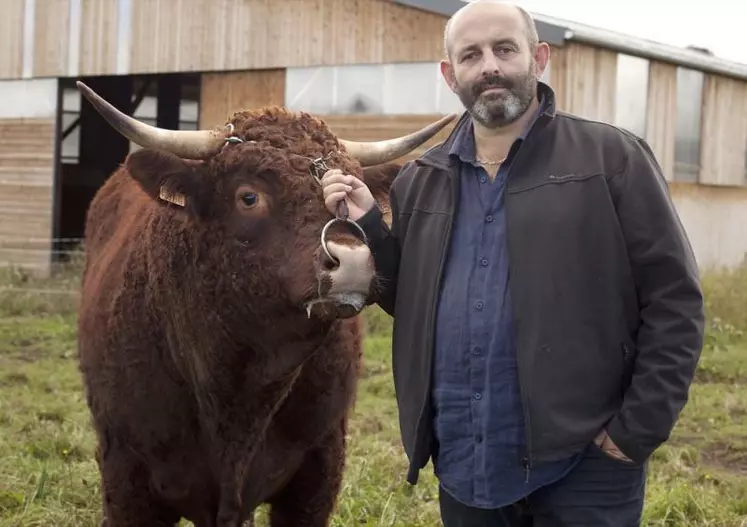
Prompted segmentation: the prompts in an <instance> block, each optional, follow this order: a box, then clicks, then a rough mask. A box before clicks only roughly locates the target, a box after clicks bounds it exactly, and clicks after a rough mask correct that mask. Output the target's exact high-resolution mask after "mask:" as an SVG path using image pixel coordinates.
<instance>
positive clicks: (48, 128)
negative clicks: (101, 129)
mask: <svg viewBox="0 0 747 527" xmlns="http://www.w3.org/2000/svg"><path fill="white" fill-rule="evenodd" d="M55 126H56V124H55V120H54V119H49V118H34V119H23V118H15V119H0V265H18V266H23V267H26V268H33V269H36V270H38V271H41V272H42V273H46V272H47V271H48V269H49V264H50V252H49V251H51V249H52V244H51V238H52V222H53V215H52V207H53V202H54V199H53V198H54V196H53V183H54V150H55V149H54V144H55Z"/></svg>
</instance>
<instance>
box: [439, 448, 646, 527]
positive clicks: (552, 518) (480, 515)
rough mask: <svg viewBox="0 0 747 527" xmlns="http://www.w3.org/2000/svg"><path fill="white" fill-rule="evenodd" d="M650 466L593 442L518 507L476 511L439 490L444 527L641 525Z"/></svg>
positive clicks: (518, 504)
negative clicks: (572, 464)
mask: <svg viewBox="0 0 747 527" xmlns="http://www.w3.org/2000/svg"><path fill="white" fill-rule="evenodd" d="M645 487H646V464H643V465H637V464H636V465H634V464H629V463H625V462H623V461H619V460H616V459H613V458H612V457H610V456H608V455H607V454H605V453H604V452H603V451H602V450H601V449H600V448H599V447H597V446H596V445H594V444H592V445H591V446H589V448H588V449H587V450H586V452H585V453H584V457H583V458H582V459H581V461H579V463H578V464H577V465H576V466H575V467H574V468H573V470H571V472H569V473H568V475H566V476H565V478H563V479H561V480H560V481H557V482H555V483H553V484H551V485H548V486H547V487H543V488H541V489H538V490H537V491H535V492H534V493H532V494H530V495H529V496H527V497H526V498H525V499H523V500H521V501H520V502H518V503H514V504H512V505H509V506H507V507H502V508H500V509H477V508H472V507H467V506H466V505H463V504H462V503H460V502H458V501H456V500H455V499H454V498H453V497H452V496H451V495H450V494H448V493H447V492H446V491H444V490H443V489H440V491H439V502H440V507H441V519H442V521H443V524H444V527H571V526H572V527H586V526H594V527H613V526H614V527H639V526H640V523H641V514H642V512H643V499H644V494H645Z"/></svg>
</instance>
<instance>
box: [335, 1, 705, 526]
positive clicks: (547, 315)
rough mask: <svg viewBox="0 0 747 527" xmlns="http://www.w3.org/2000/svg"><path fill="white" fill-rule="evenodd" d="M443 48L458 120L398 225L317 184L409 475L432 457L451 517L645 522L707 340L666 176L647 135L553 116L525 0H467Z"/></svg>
mask: <svg viewBox="0 0 747 527" xmlns="http://www.w3.org/2000/svg"><path fill="white" fill-rule="evenodd" d="M444 42H445V47H446V54H447V57H446V59H444V60H443V62H442V63H441V71H442V73H443V77H444V79H445V81H446V82H447V83H448V85H449V87H450V88H451V89H452V90H453V91H454V93H456V94H457V95H458V96H459V98H460V99H461V101H462V103H463V104H464V106H465V108H466V110H467V111H466V112H465V114H464V115H463V116H462V118H461V119H460V120H459V122H458V123H457V124H456V127H455V129H454V131H453V132H452V133H451V135H450V136H449V137H448V138H447V139H446V140H445V142H444V143H443V144H441V145H438V146H436V147H434V148H432V149H431V150H429V151H428V152H426V153H425V154H424V155H423V156H422V157H421V158H420V159H418V160H416V161H413V162H409V163H406V164H405V165H404V166H403V168H402V169H401V171H400V173H399V175H398V176H397V178H396V180H395V182H394V184H393V186H392V188H391V191H390V199H391V208H392V225H391V228H389V227H388V226H387V224H386V223H385V222H384V221H383V220H382V213H381V211H380V210H379V207H378V206H377V204H376V203H375V201H374V198H373V196H372V195H371V192H370V191H369V190H368V189H367V188H366V186H365V185H364V184H363V183H362V182H361V181H360V180H358V179H357V178H355V177H353V176H350V175H344V174H342V173H340V172H339V171H338V170H332V171H330V172H328V173H327V174H326V175H325V176H324V178H323V180H322V183H323V186H324V196H325V201H326V204H327V206H328V207H329V210H330V212H332V213H334V211H335V207H336V205H337V203H338V202H339V200H341V199H345V200H346V201H347V203H348V208H349V211H350V217H351V218H352V219H354V220H356V221H358V222H359V224H360V225H361V226H362V227H363V228H364V229H365V231H366V233H367V234H368V237H369V243H370V247H371V249H372V252H373V254H374V257H375V261H376V266H377V269H378V272H379V274H380V276H381V288H380V290H379V291H378V292H377V296H376V297H375V300H376V302H377V303H378V304H379V305H380V306H381V307H382V308H383V309H384V310H385V311H386V312H387V313H389V314H390V315H392V316H393V317H394V320H395V324H394V335H393V361H394V375H395V385H396V388H397V391H396V393H397V401H398V404H399V411H400V426H401V433H402V440H403V443H404V447H405V451H406V453H407V455H408V457H409V460H410V473H409V474H408V481H409V482H410V483H412V484H415V483H416V481H417V475H418V471H419V470H420V469H421V468H422V467H424V466H425V464H426V463H427V462H428V460H429V459H432V460H433V465H434V469H435V473H436V475H437V476H438V479H439V482H440V504H441V516H442V518H443V522H444V525H445V526H446V527H468V526H469V527H478V526H504V525H505V526H514V525H533V526H534V527H547V526H581V525H584V526H595V527H604V526H610V527H612V526H615V527H627V526H635V525H639V523H640V519H641V512H642V508H643V498H644V489H645V481H646V462H647V459H648V458H649V457H650V455H651V454H652V452H653V451H654V450H655V449H656V448H657V447H659V445H661V443H663V442H664V441H665V440H667V439H668V437H669V434H670V432H671V430H672V428H673V426H674V424H675V422H676V420H677V419H678V416H679V413H680V412H681V410H682V408H683V406H684V405H685V402H686V400H687V397H688V391H689V387H690V383H691V381H692V378H693V375H694V371H695V368H696V365H697V361H698V359H699V356H700V351H701V347H702V342H703V325H704V323H703V319H704V315H703V298H702V294H701V288H700V284H699V281H698V270H697V267H696V262H695V258H694V256H693V253H692V250H691V248H690V245H689V241H688V239H687V237H686V235H685V232H684V230H683V228H682V225H681V224H680V220H679V218H678V216H677V213H676V211H675V208H674V206H673V205H672V202H671V200H670V197H669V195H668V192H667V184H666V182H665V180H664V178H663V177H662V174H661V170H660V168H659V165H658V164H657V162H656V160H655V158H654V155H653V154H652V152H651V150H650V148H649V146H648V145H647V144H646V142H645V141H644V140H643V139H641V138H639V137H636V136H635V135H633V134H631V133H630V132H628V131H625V130H621V129H619V128H616V127H613V126H611V125H609V124H605V123H601V122H597V121H592V120H588V119H583V118H580V117H576V116H572V115H568V114H566V113H563V112H560V111H558V110H557V108H556V102H555V94H554V93H553V90H552V89H551V88H550V87H549V86H548V85H546V84H544V83H542V82H539V78H540V77H541V75H542V74H543V72H544V71H545V68H546V67H547V63H548V60H549V55H550V51H549V47H548V46H547V44H545V43H542V42H539V40H538V38H537V31H536V28H535V26H534V23H533V21H532V19H531V17H530V16H528V15H527V14H526V13H525V12H524V11H522V10H521V9H519V8H518V7H516V6H513V5H509V4H505V3H499V2H495V1H488V0H481V1H478V2H473V3H471V4H467V5H466V6H465V7H464V8H462V9H461V10H460V11H459V12H458V13H457V14H455V15H454V16H453V17H452V18H451V20H449V22H448V24H447V27H446V31H445V38H444Z"/></svg>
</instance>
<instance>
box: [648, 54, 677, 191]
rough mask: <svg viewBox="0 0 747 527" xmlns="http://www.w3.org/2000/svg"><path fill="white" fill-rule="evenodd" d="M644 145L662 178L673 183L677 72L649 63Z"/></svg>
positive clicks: (673, 68) (670, 68)
mask: <svg viewBox="0 0 747 527" xmlns="http://www.w3.org/2000/svg"><path fill="white" fill-rule="evenodd" d="M648 79H649V80H648V105H647V111H646V141H647V142H648V143H649V145H650V146H651V150H653V152H654V155H655V156H656V159H657V161H658V162H659V165H661V169H662V171H663V172H664V177H665V178H666V179H667V181H673V180H674V138H675V130H676V128H675V126H676V124H677V68H676V66H672V65H671V64H664V63H661V62H655V61H652V62H651V63H650V65H649V74H648Z"/></svg>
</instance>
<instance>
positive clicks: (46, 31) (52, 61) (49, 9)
mask: <svg viewBox="0 0 747 527" xmlns="http://www.w3.org/2000/svg"><path fill="white" fill-rule="evenodd" d="M69 34H70V0H36V7H35V9H34V68H33V72H34V77H62V76H65V75H67V63H68V52H69Z"/></svg>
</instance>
